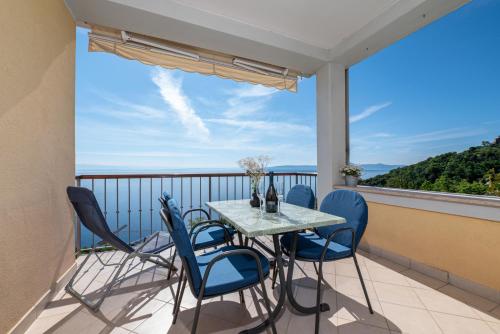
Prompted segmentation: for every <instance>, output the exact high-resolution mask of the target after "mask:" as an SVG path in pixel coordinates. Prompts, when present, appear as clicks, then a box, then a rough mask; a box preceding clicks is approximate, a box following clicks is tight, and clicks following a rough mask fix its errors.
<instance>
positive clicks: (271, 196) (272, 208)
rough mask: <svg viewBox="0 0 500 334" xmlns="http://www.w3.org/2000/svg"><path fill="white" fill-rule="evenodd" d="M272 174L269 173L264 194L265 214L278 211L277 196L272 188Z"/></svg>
mask: <svg viewBox="0 0 500 334" xmlns="http://www.w3.org/2000/svg"><path fill="white" fill-rule="evenodd" d="M273 178H274V173H273V172H269V188H267V193H266V212H269V213H275V212H277V211H278V194H277V193H276V188H275V187H274V180H273Z"/></svg>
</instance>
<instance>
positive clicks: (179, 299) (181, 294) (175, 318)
mask: <svg viewBox="0 0 500 334" xmlns="http://www.w3.org/2000/svg"><path fill="white" fill-rule="evenodd" d="M186 282H187V277H184V279H183V280H182V288H181V291H180V294H179V298H178V299H177V307H176V308H175V310H174V318H173V319H172V325H174V324H175V322H176V321H177V315H178V314H179V309H180V308H181V302H182V296H183V295H184V290H185V289H186Z"/></svg>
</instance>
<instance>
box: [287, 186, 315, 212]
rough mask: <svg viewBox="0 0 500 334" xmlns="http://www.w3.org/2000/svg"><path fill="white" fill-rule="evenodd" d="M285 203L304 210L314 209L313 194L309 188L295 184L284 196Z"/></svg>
mask: <svg viewBox="0 0 500 334" xmlns="http://www.w3.org/2000/svg"><path fill="white" fill-rule="evenodd" d="M286 202H287V203H288V204H293V205H297V206H301V207H304V208H309V209H314V202H315V197H314V192H313V191H312V189H311V187H309V186H306V185H303V184H297V185H295V186H293V187H292V189H290V191H288V195H287V196H286Z"/></svg>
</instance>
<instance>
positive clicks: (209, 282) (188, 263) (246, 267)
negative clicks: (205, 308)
mask: <svg viewBox="0 0 500 334" xmlns="http://www.w3.org/2000/svg"><path fill="white" fill-rule="evenodd" d="M167 208H168V210H167V209H165V208H162V209H161V211H160V215H161V218H162V220H163V221H164V223H165V224H166V225H167V228H168V231H169V233H170V235H171V236H172V239H173V240H174V243H175V247H176V248H177V252H178V253H179V257H180V259H181V261H182V268H181V272H180V277H179V284H178V288H177V293H176V296H175V302H174V317H173V319H172V324H175V322H176V319H177V315H178V313H179V309H180V305H181V301H182V296H183V294H184V290H185V288H186V282H189V287H190V289H191V293H192V294H193V295H194V296H195V297H196V298H197V303H196V310H195V315H194V321H193V325H192V327H191V333H193V334H194V333H196V328H197V326H198V319H199V315H200V308H201V301H202V300H203V299H206V298H213V297H217V296H222V295H225V294H229V293H233V292H240V293H241V292H242V290H244V289H248V288H251V287H253V286H255V285H257V284H259V283H260V286H261V289H262V295H263V297H264V302H265V306H266V310H267V313H268V314H269V321H270V324H271V327H272V331H273V333H276V328H275V325H274V319H273V316H272V313H271V306H270V303H269V298H268V297H267V292H266V287H265V285H264V279H265V278H266V277H268V276H269V261H268V259H267V258H266V257H265V256H264V255H262V254H261V253H260V252H258V251H256V250H255V249H252V248H248V247H243V246H239V247H236V246H223V247H220V248H219V249H216V250H214V251H211V252H207V253H204V254H202V255H199V256H196V255H195V253H194V249H193V245H192V242H191V238H190V236H189V234H188V232H187V229H186V225H185V223H184V220H183V219H182V217H181V213H180V211H179V208H178V207H177V202H176V201H175V200H174V199H170V200H168V201H167Z"/></svg>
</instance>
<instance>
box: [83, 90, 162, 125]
mask: <svg viewBox="0 0 500 334" xmlns="http://www.w3.org/2000/svg"><path fill="white" fill-rule="evenodd" d="M94 93H95V94H96V95H97V96H98V97H99V98H101V99H102V100H104V101H106V102H108V104H105V105H99V106H94V107H92V108H89V109H87V110H84V111H88V112H97V113H99V114H102V115H106V116H111V117H115V118H119V119H123V120H129V119H132V118H136V119H144V120H146V119H164V118H166V116H167V115H166V111H165V110H162V109H157V108H154V107H151V106H147V105H143V104H138V103H133V102H130V101H128V100H125V99H122V98H119V97H117V96H114V95H112V94H109V93H104V92H100V91H95V92H94Z"/></svg>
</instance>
